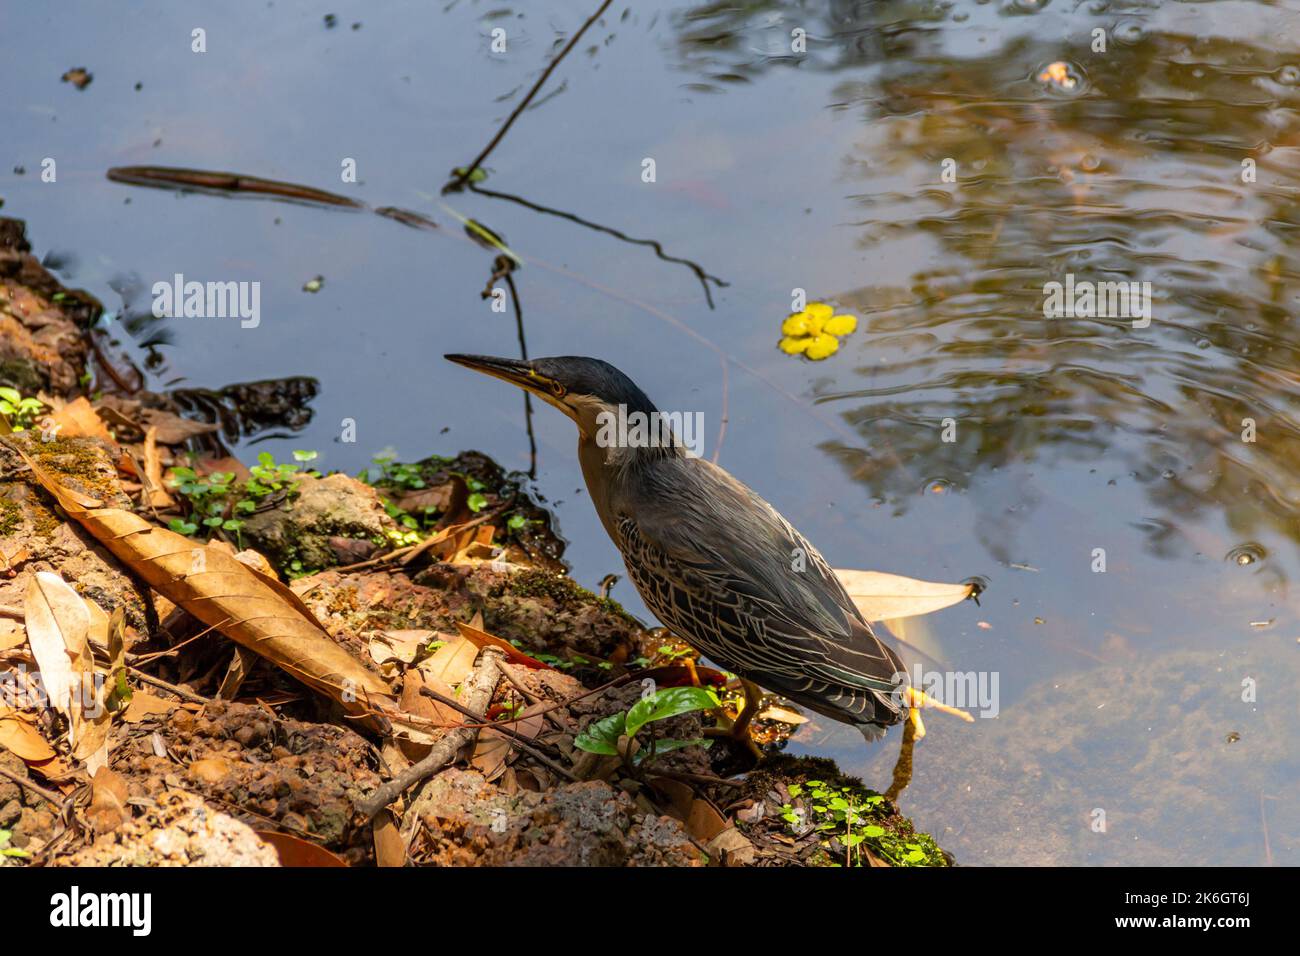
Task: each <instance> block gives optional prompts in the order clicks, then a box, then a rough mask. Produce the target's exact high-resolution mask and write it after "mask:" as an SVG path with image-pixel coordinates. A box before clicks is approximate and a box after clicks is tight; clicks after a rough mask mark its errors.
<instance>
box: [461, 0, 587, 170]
mask: <svg viewBox="0 0 1300 956" xmlns="http://www.w3.org/2000/svg"><path fill="white" fill-rule="evenodd" d="M609 4H610V0H604V2H603V3H602V4H601V5H600V6H599V7H598V8H597V10H596V12H595V13H593V14H592V15H591V16H589V17H588V18H587V22H586V23H584V24H583V25H582V26H580V27H579V28H578V32H577V33H575V34H574V35H573V36H572V37H571V38H570V40H569V42H568V43H566V44H565V45H564V49H563V50H561V51H560V52H559V54H558V55H557V56H556V57H555V59H553V60H552V61H551V62H550V63H549V64H548V65H547V67H546V69H545V70H543V71H542V75H541V76H540V77H538V79H537V82H536V83H534V84H533V88H532V89H531V90H529V91H528V95H527V96H525V97H524V98H523V100H522V101H521V102H520V103H519V105H518V106H516V107H515V108H514V111H513V112H512V113H511V114H510V115H509V116H507V117H506V121H505V122H504V123H502V124H501V128H500V129H499V130H497V134H496V135H495V136H493V137H492V140H491V141H490V142H489V143H488V144H487V145H486V146H485V147H483V152H481V153H479V154H478V156H477V157H475V159H474V162H472V163H470V164H469V165H468V166H466V167H464V168H463V169H461V170H460V171H459V172H456V173H455V174H453V178H452V180H451V182H449V183H448V184H447V185H446V186H444V187H443V190H442V191H443V192H444V193H447V192H453V191H455V190H459V189H463V188H464V186H465V184H466V183H467V182H469V178H470V177H471V176H473V175H474V170H476V169H478V168H479V167H480V166H482V165H483V161H484V160H485V159H487V158H488V156H489V155H490V154H491V152H492V150H494V149H496V148H497V144H498V143H500V142H501V140H502V139H504V138H505V135H506V133H507V132H509V131H510V127H511V126H513V125H514V122H515V120H517V119H519V117H520V115H521V114H522V113H523V111H524V110H526V109H528V104H529V103H531V102H532V101H533V97H534V96H536V95H537V91H538V90H540V89H541V88H542V87H543V86H544V85H545V84H546V81H547V80H548V79H550V76H551V74H552V73H553V72H554V71H555V68H556V67H557V66H559V65H560V61H562V60H563V59H564V58H565V57H566V56H568V55H569V51H570V50H572V49H573V48H574V47H575V46H577V45H578V41H579V40H581V39H582V35H583V34H584V33H586V32H587V29H588V28H589V27H590V26H591V25H592V24H593V23H595V22H596V21H597V20H599V19H600V17H601V14H603V13H604V12H605V10H606V9H607V8H608V7H609Z"/></svg>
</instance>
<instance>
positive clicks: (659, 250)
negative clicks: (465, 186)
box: [469, 183, 731, 309]
mask: <svg viewBox="0 0 1300 956" xmlns="http://www.w3.org/2000/svg"><path fill="white" fill-rule="evenodd" d="M469 188H470V191H471V192H474V193H478V194H479V195H480V196H487V197H488V198H490V199H504V200H506V201H507V202H512V203H517V204H519V205H520V206H523V207H524V208H526V209H531V210H533V211H534V212H540V213H544V214H545V215H548V216H558V217H559V218H561V219H567V220H569V221H570V222H576V223H577V224H578V225H580V226H586V227H587V228H588V229H594V230H595V231H596V232H603V233H605V234H607V235H610V236H613V237H614V238H615V239H621V240H622V241H623V242H627V243H631V244H632V245H634V246H649V247H650V248H652V249H653V250H654V251H655V255H656V256H658V257H659V258H660V259H662V260H663V261H664V262H675V263H677V264H678V265H683V266H686V268H688V269H690V270H691V271H692V272H694V273H695V277H696V278H697V279H699V280H700V285H701V286H703V287H704V298H705V299H706V300H707V301H708V303H709V308H710V309H712V308H713V307H714V305H713V292H712V291H711V290H710V289H709V283H710V282H712V283H713V284H714V285H716V286H717V287H718V288H720V289H725V288H726V287H727V286H728V285H730V284H731V283H729V282H725V281H723V280H722V279H719V278H718V277H717V276H714V275H709V273H707V272H705V271H704V268H703V267H702V266H700V265H699V264H698V263H696V262H692V261H691V260H690V259H682V258H679V257H677V256H670V255H668V253H666V252H664V247H663V246H661V245H660V244H659V242H658V240H655V239H636V238H634V237H632V236H629V235H628V234H627V233H625V232H622V231H620V230H618V229H615V228H613V227H612V226H603V225H601V224H600V223H598V222H592V221H591V220H590V219H583V218H582V217H581V216H579V215H577V214H575V213H571V212H565V211H564V210H563V209H554V208H552V207H550V206H543V205H541V204H540V203H535V202H533V201H532V200H529V199H525V198H524V197H523V196H516V195H514V194H513V193H503V192H498V191H496V190H495V189H484V188H483V187H482V186H478V185H475V184H474V183H470V186H469Z"/></svg>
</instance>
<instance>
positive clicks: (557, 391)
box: [551, 382, 568, 398]
mask: <svg viewBox="0 0 1300 956" xmlns="http://www.w3.org/2000/svg"><path fill="white" fill-rule="evenodd" d="M567 391H568V389H566V388H565V387H564V386H563V385H561V384H560V383H559V382H551V394H552V395H554V396H555V397H556V398H563V397H564V395H565V393H566V392H567Z"/></svg>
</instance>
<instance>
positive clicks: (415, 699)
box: [398, 668, 461, 762]
mask: <svg viewBox="0 0 1300 956" xmlns="http://www.w3.org/2000/svg"><path fill="white" fill-rule="evenodd" d="M423 687H428V688H430V689H431V690H435V691H437V692H438V693H439V694H442V695H443V696H445V697H450V696H451V695H452V693H453V692H452V689H451V688H450V687H448V686H447V685H446V684H445V683H443V682H442V681H441V680H439V679H438V678H437V677H425V676H424V674H423V673H422V672H421V671H420V670H419V669H418V668H412V669H411V670H408V671H407V672H406V675H405V678H404V680H403V681H402V696H401V699H400V700H399V702H398V704H399V706H400V707H401V708H402V711H403V712H404V713H408V714H415V715H416V716H417V717H427V718H429V719H430V720H432V721H436V722H437V723H440V724H448V725H451V724H458V723H460V722H461V716H460V714H458V713H456V711H454V710H452V709H451V708H450V707H447V706H445V705H443V704H440V703H438V702H437V701H435V700H433V699H432V698H430V697H426V696H425V695H424V694H422V693H420V690H421V688H423ZM442 734H443V731H442V730H439V729H437V728H433V727H429V728H412V730H411V731H410V739H407V740H399V741H398V746H400V747H401V750H402V753H403V754H404V755H405V756H406V757H407V759H409V760H411V761H412V762H414V761H416V760H422V759H423V758H424V757H426V756H427V755H428V753H429V746H430V745H431V744H432V743H433V742H434V741H435V740H437V739H438V738H439V737H441V736H442Z"/></svg>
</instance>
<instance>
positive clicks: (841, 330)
mask: <svg viewBox="0 0 1300 956" xmlns="http://www.w3.org/2000/svg"><path fill="white" fill-rule="evenodd" d="M857 327H858V317H857V316H856V315H849V314H848V313H847V312H845V313H843V314H841V315H833V316H831V317H830V318H829V319H827V320H826V324H825V325H823V326H822V331H823V332H825V333H826V334H827V335H848V334H849V333H850V332H852V331H853V330H854V329H856V328H857Z"/></svg>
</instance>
